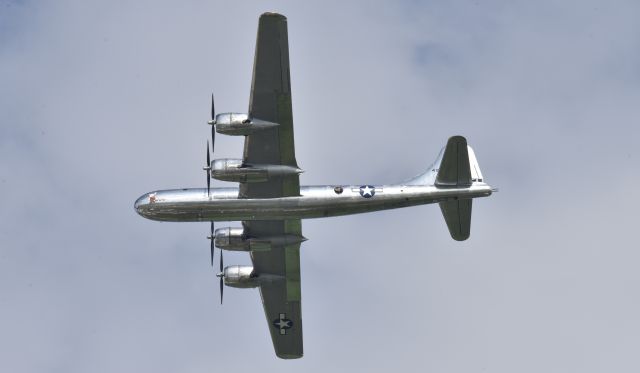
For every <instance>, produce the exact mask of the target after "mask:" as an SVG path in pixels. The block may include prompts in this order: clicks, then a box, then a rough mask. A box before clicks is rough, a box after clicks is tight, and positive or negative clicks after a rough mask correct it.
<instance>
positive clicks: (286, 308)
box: [243, 220, 302, 359]
mask: <svg viewBox="0 0 640 373" xmlns="http://www.w3.org/2000/svg"><path fill="white" fill-rule="evenodd" d="M243 225H244V228H245V232H248V234H249V235H250V236H256V237H261V236H262V237H264V236H267V235H282V234H298V235H299V234H300V232H301V228H300V226H301V224H300V220H285V221H282V220H280V221H250V222H243ZM251 260H252V261H253V270H254V272H255V273H257V274H258V275H260V276H262V277H266V278H267V279H268V280H267V281H263V282H262V283H261V285H260V296H261V298H262V305H263V307H264V313H265V316H266V318H267V324H268V326H269V332H270V333H271V340H272V341H273V347H274V348H275V351H276V355H278V357H281V358H283V359H295V358H299V357H302V311H301V303H300V300H301V290H300V243H296V244H292V245H286V246H281V247H272V248H271V250H266V251H252V252H251Z"/></svg>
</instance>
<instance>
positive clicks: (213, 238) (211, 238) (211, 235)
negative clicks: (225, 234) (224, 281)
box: [207, 222, 216, 267]
mask: <svg viewBox="0 0 640 373" xmlns="http://www.w3.org/2000/svg"><path fill="white" fill-rule="evenodd" d="M207 238H208V239H210V240H211V266H212V267H213V249H214V248H215V239H216V237H215V236H214V234H213V222H211V233H210V234H209V236H207Z"/></svg>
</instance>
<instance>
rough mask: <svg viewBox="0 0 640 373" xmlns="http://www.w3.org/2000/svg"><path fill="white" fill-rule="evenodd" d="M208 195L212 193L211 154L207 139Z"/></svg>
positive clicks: (206, 168) (206, 169)
mask: <svg viewBox="0 0 640 373" xmlns="http://www.w3.org/2000/svg"><path fill="white" fill-rule="evenodd" d="M205 171H207V196H210V195H211V155H210V154H209V140H207V167H205Z"/></svg>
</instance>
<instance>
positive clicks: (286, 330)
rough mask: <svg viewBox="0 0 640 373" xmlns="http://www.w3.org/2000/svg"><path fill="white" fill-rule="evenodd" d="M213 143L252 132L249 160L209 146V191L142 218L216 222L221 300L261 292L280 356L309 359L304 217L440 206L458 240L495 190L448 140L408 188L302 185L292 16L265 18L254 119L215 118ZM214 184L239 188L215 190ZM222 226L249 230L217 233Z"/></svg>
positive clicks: (155, 203) (153, 203)
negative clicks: (236, 257)
mask: <svg viewBox="0 0 640 373" xmlns="http://www.w3.org/2000/svg"><path fill="white" fill-rule="evenodd" d="M214 108H215V106H214V102H213V96H212V98H211V120H210V121H209V124H210V125H211V126H212V127H211V137H212V146H211V148H212V149H213V148H214V146H215V134H216V132H217V133H219V134H225V135H231V136H245V141H244V154H243V157H242V159H216V160H213V161H211V159H210V153H209V144H208V141H207V164H206V166H205V167H204V170H205V171H206V173H207V188H206V189H205V188H192V189H173V190H157V191H154V192H150V193H146V194H144V195H142V196H141V197H140V198H138V199H137V201H136V202H135V204H134V208H135V210H136V211H137V213H138V214H140V215H141V216H143V217H145V218H147V219H151V220H158V221H176V222H211V224H210V225H211V227H210V230H211V232H210V236H209V237H208V238H209V239H210V240H211V245H210V246H211V265H212V266H213V257H214V255H213V254H214V246H215V247H218V248H220V250H221V251H220V272H219V273H218V274H217V276H218V277H219V278H220V303H221V304H222V295H223V289H224V286H223V285H226V286H231V287H235V288H255V287H258V288H259V289H260V295H261V298H262V304H263V307H264V312H265V315H266V319H267V323H268V325H269V331H270V333H271V339H272V342H273V346H274V349H275V353H276V355H277V356H278V357H280V358H283V359H294V358H300V357H302V354H303V349H302V315H301V303H300V301H301V290H300V245H301V244H302V243H303V242H304V241H306V238H305V237H304V236H303V235H302V225H301V220H302V219H311V218H325V217H332V216H341V215H350V214H360V213H365V212H372V211H379V210H387V209H395V208H400V207H408V206H416V205H423V204H430V203H438V204H439V205H440V209H441V210H442V214H443V216H444V220H445V222H446V225H447V227H448V229H449V232H450V234H451V237H452V238H453V239H454V240H458V241H462V240H466V239H467V238H468V237H469V234H470V227H471V207H472V199H473V198H478V197H487V196H490V195H491V194H492V192H494V191H495V190H494V189H492V187H491V186H489V185H488V184H486V183H485V182H484V179H483V177H482V173H481V171H480V167H479V165H478V162H477V160H476V156H475V153H474V151H473V149H472V148H471V147H470V146H468V145H467V141H466V139H465V138H464V137H462V136H453V137H451V138H449V139H448V141H447V144H446V146H445V147H444V148H443V149H442V151H441V152H440V154H439V156H438V157H437V158H436V160H435V162H434V163H433V164H432V165H431V166H430V167H429V168H428V169H427V170H426V171H425V172H424V173H422V174H420V175H418V176H416V177H413V178H411V179H409V180H406V181H404V182H401V183H398V184H391V185H379V184H364V185H321V186H300V180H299V175H300V173H302V170H301V169H300V168H299V167H298V163H297V162H296V157H295V152H294V143H293V140H294V136H293V116H292V106H291V83H290V74H289V46H288V34H287V19H286V17H284V16H283V15H281V14H277V13H264V14H262V15H261V16H260V19H259V23H258V35H257V41H256V49H255V60H254V66H253V80H252V83H251V98H250V102H249V111H248V113H222V114H217V115H216V114H215V109H214ZM211 178H214V179H216V180H223V181H230V182H238V183H239V187H237V188H211ZM215 221H241V222H242V227H225V228H218V229H215V230H214V222H215ZM222 250H231V251H245V252H248V253H249V254H250V257H251V261H252V264H253V265H252V266H247V265H233V266H228V267H224V266H223V259H222Z"/></svg>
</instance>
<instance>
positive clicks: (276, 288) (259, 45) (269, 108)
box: [239, 13, 302, 359]
mask: <svg viewBox="0 0 640 373" xmlns="http://www.w3.org/2000/svg"><path fill="white" fill-rule="evenodd" d="M287 39H288V36H287V19H286V18H285V17H284V16H282V15H280V14H275V13H265V14H263V15H262V16H261V17H260V22H259V25H258V37H257V42H256V52H255V61H254V66H253V81H252V83H251V99H250V103H249V116H250V117H252V118H256V119H261V120H265V121H269V122H274V123H278V124H279V125H278V126H276V127H273V128H270V129H266V130H263V131H259V132H256V133H253V134H251V135H249V136H246V138H245V143H244V155H243V161H244V163H247V164H270V165H287V166H294V167H297V164H296V158H295V151H294V145H293V116H292V111H291V84H290V81H289V45H288V40H287ZM299 195H300V181H299V178H298V175H297V174H295V175H288V176H285V177H279V178H273V179H270V180H268V181H266V182H260V183H241V184H240V195H239V197H240V198H278V197H292V196H299ZM242 224H243V226H244V229H245V233H246V234H247V235H248V236H249V237H274V236H285V235H291V236H298V237H302V228H301V223H300V220H299V219H296V220H280V221H244V222H242ZM251 260H252V261H253V270H254V272H255V273H256V274H258V275H259V276H261V277H263V278H268V279H270V280H268V281H263V282H262V284H261V285H260V295H261V298H262V304H263V306H264V312H265V315H266V318H267V323H268V325H269V331H270V332H271V339H272V341H273V346H274V348H275V351H276V355H278V356H279V357H281V358H285V359H291V358H299V357H302V317H301V304H300V292H301V291H300V242H296V243H294V244H285V243H282V244H280V245H272V247H271V249H270V250H266V251H252V252H251Z"/></svg>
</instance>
